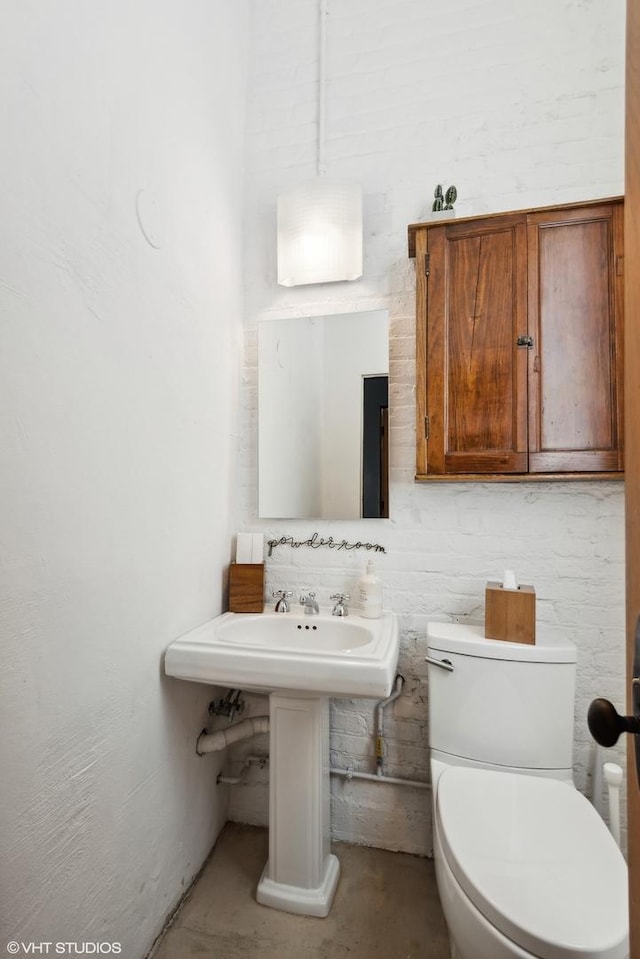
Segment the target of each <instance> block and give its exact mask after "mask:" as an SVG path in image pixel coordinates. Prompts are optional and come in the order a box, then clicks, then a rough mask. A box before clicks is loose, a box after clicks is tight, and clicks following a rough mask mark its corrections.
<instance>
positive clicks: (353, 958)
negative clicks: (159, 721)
mask: <svg viewBox="0 0 640 959" xmlns="http://www.w3.org/2000/svg"><path fill="white" fill-rule="evenodd" d="M333 851H334V852H335V853H336V855H337V856H338V858H339V860H340V865H341V874H340V881H339V883H338V889H337V891H336V896H335V899H334V901H333V906H332V908H331V912H330V913H329V915H328V916H327V918H326V919H314V918H310V917H306V916H294V915H291V914H289V913H285V912H280V911H278V910H276V909H270V908H268V907H267V906H260V905H258V903H257V902H256V899H255V890H256V885H257V882H258V879H259V878H260V874H261V873H262V869H263V868H264V864H265V862H266V860H267V855H268V835H267V830H266V829H259V828H257V827H255V826H242V825H238V824H237V823H227V825H226V826H225V828H224V829H223V831H222V833H221V835H220V837H219V839H218V842H217V843H216V846H215V849H214V851H213V854H212V856H211V858H210V860H209V862H208V863H207V865H206V867H205V869H204V870H203V872H202V875H201V876H200V878H199V879H198V881H197V883H196V884H195V885H194V887H193V888H192V890H191V892H190V893H189V896H188V898H187V899H186V900H185V902H184V903H183V905H182V907H181V909H180V911H179V913H178V914H177V916H176V917H175V919H174V922H173V924H172V925H171V927H170V928H169V929H168V930H167V932H166V933H165V936H164V938H163V940H162V941H161V943H160V945H159V947H158V949H157V951H156V952H155V953H154V955H153V959H245V957H249V956H250V957H252V959H312V957H313V959H347V957H348V959H449V945H448V939H447V931H446V927H445V923H444V918H443V916H442V910H441V908H440V902H439V900H438V894H437V892H436V883H435V875H434V869H433V862H432V861H431V860H429V859H421V858H419V857H418V856H409V855H407V854H406V853H394V852H386V851H385V850H382V849H369V848H367V847H364V846H354V845H351V844H350V843H335V844H334V847H333Z"/></svg>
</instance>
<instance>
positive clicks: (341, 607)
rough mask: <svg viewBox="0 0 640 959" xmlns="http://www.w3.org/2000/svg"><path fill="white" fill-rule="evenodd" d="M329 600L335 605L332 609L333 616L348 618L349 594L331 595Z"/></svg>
mask: <svg viewBox="0 0 640 959" xmlns="http://www.w3.org/2000/svg"><path fill="white" fill-rule="evenodd" d="M329 599H334V600H335V601H336V605H335V606H334V607H333V612H332V615H333V616H348V615H349V609H348V608H347V600H349V599H351V596H350V594H349V593H333V595H331V596H330V597H329Z"/></svg>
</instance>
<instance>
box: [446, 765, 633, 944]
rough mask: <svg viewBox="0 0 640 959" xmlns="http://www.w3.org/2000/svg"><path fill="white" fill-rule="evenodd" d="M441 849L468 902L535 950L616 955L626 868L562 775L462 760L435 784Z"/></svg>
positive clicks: (624, 919) (623, 925)
mask: <svg viewBox="0 0 640 959" xmlns="http://www.w3.org/2000/svg"><path fill="white" fill-rule="evenodd" d="M435 815H436V828H437V830H438V836H439V840H440V845H441V848H442V855H443V857H444V858H445V860H446V862H447V864H448V866H449V868H450V869H451V872H452V873H453V875H454V877H455V879H456V881H457V882H458V883H459V884H460V886H461V888H462V889H463V891H464V892H465V893H466V895H467V896H468V897H469V899H470V900H471V902H472V903H473V904H474V905H475V906H476V908H477V909H479V911H480V912H481V913H482V914H483V915H484V916H485V918H486V919H488V920H489V922H491V923H492V924H493V925H494V926H495V927H496V928H497V929H498V930H500V932H502V933H503V934H504V935H505V936H507V937H508V938H509V939H511V940H512V941H513V942H515V943H517V944H518V945H519V946H520V947H521V948H522V949H525V950H528V951H529V952H530V953H532V954H533V955H535V956H539V957H540V959H567V957H572V959H578V957H579V959H625V957H626V956H627V955H628V941H627V937H628V907H627V895H628V893H627V868H626V864H625V862H624V859H623V857H622V855H621V853H620V851H619V849H618V847H617V846H616V845H615V843H614V841H613V839H612V838H611V836H610V834H609V832H608V830H607V828H606V826H605V825H604V823H603V821H602V819H601V818H600V816H599V815H598V813H597V812H596V811H595V809H594V808H593V807H592V806H591V804H590V803H589V802H588V800H587V799H585V797H584V796H583V795H582V794H581V793H579V792H578V791H577V790H575V789H574V788H573V787H572V786H569V785H567V784H566V783H563V782H559V781H557V780H554V779H543V778H540V777H537V776H525V775H519V774H513V773H502V772H497V771H488V770H481V769H470V768H468V767H449V768H447V769H445V771H444V772H443V773H442V775H441V776H440V778H439V779H438V783H437V791H436V798H435Z"/></svg>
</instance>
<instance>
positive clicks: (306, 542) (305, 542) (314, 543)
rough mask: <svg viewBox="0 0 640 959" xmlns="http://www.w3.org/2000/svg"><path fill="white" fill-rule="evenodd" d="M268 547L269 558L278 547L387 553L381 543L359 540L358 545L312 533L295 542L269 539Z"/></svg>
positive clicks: (290, 538) (288, 537)
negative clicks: (325, 548) (324, 548)
mask: <svg viewBox="0 0 640 959" xmlns="http://www.w3.org/2000/svg"><path fill="white" fill-rule="evenodd" d="M267 546H268V547H269V556H271V554H272V552H273V550H274V549H275V547H276V546H292V547H293V549H298V548H299V547H300V546H310V547H311V549H320V547H321V546H326V547H327V549H345V550H351V549H369V550H371V549H372V550H373V551H374V552H376V553H386V549H385V548H384V546H381V545H380V544H379V543H361V542H360V541H359V540H358V542H356V543H348V542H347V541H346V539H342V540H337V539H334V538H333V536H327V538H326V539H325V538H324V537H323V536H319V535H318V533H312V535H311V536H310V537H309V538H308V539H299V540H295V539H294V538H293V536H281V537H280V539H268V540H267Z"/></svg>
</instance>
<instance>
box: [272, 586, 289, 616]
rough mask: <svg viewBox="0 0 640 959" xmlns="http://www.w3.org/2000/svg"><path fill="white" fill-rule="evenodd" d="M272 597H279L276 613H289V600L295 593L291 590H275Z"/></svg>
mask: <svg viewBox="0 0 640 959" xmlns="http://www.w3.org/2000/svg"><path fill="white" fill-rule="evenodd" d="M271 595H272V596H273V597H274V599H275V597H276V596H278V597H279V599H278V602H277V603H276V606H275V610H274V612H276V613H288V612H289V603H288V602H287V599H288V597H289V596H293V593H292V592H291V590H290V589H274V590H273V592H272V593H271Z"/></svg>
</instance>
